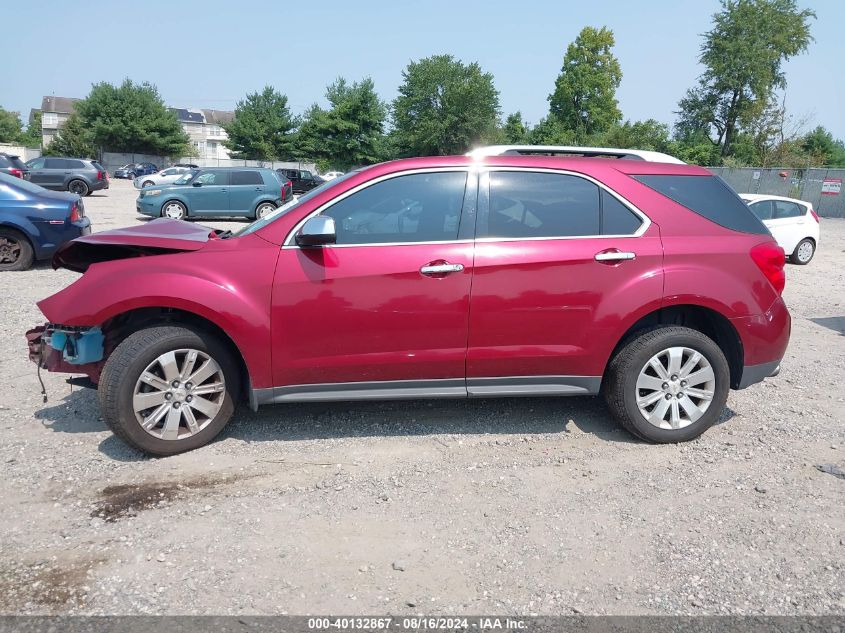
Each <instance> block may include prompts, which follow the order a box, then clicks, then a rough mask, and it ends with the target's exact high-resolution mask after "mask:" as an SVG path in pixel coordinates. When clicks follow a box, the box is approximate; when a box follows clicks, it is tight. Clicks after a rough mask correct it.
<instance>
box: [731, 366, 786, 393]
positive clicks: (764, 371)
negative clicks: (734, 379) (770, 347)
mask: <svg viewBox="0 0 845 633" xmlns="http://www.w3.org/2000/svg"><path fill="white" fill-rule="evenodd" d="M779 373H780V361H779V360H776V361H772V362H771V363H763V364H762V365H746V366H745V367H743V368H742V378H741V379H740V381H739V386H738V387H737V389H745V388H746V387H750V386H751V385H754V384H756V383H758V382H763V380H765V379H766V378H772V377H773V376H777V375H778V374H779Z"/></svg>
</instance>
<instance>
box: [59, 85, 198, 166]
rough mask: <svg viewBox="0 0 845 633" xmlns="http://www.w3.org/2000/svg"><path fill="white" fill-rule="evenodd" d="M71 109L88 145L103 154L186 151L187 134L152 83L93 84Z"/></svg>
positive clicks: (175, 154)
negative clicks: (84, 133)
mask: <svg viewBox="0 0 845 633" xmlns="http://www.w3.org/2000/svg"><path fill="white" fill-rule="evenodd" d="M75 109H76V112H77V113H78V114H79V120H80V123H81V124H82V125H83V126H84V127H85V128H86V129H87V130H88V133H89V134H90V138H91V142H93V143H94V145H95V146H96V147H98V148H100V149H102V150H104V151H112V152H137V153H142V154H158V155H161V156H182V155H184V154H185V153H186V151H187V150H188V147H189V139H188V135H187V134H185V132H184V131H183V130H182V126H181V125H180V124H179V121H178V120H177V119H176V115H175V114H174V113H173V112H172V111H170V110H168V109H167V107H165V105H164V102H163V101H162V99H161V96H160V95H159V93H158V89H157V88H156V87H155V86H153V85H152V84H149V83H146V82H144V83H140V84H135V83H133V82H132V81H131V80H129V79H127V80H125V81H124V82H123V83H122V84H121V85H120V86H114V85H112V84H110V83H107V82H101V83H98V84H94V86H93V87H92V88H91V92H90V93H89V94H88V96H87V97H86V98H85V99H83V100H81V101H78V102H77V103H76V105H75Z"/></svg>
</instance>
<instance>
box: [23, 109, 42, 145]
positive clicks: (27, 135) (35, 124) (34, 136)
mask: <svg viewBox="0 0 845 633" xmlns="http://www.w3.org/2000/svg"><path fill="white" fill-rule="evenodd" d="M19 140H20V144H21V145H23V146H24V147H41V111H40V110H36V111H35V112H33V113H32V120H31V121H30V122H29V125H27V126H26V131H25V132H24V133H22V134H21V136H20V139H19Z"/></svg>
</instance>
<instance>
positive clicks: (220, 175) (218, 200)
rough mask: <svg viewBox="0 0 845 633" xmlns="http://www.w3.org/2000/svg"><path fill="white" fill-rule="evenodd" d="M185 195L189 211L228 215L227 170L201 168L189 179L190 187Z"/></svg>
mask: <svg viewBox="0 0 845 633" xmlns="http://www.w3.org/2000/svg"><path fill="white" fill-rule="evenodd" d="M197 183H199V184H197ZM186 196H187V197H188V200H189V202H190V209H189V211H190V212H191V213H203V214H207V215H228V214H229V172H228V171H226V170H223V169H206V170H203V171H202V173H200V174H199V175H198V176H197V177H196V178H195V179H194V180H192V181H191V188H190V190H189V191H187V193H186Z"/></svg>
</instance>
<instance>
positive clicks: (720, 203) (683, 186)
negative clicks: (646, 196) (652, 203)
mask: <svg viewBox="0 0 845 633" xmlns="http://www.w3.org/2000/svg"><path fill="white" fill-rule="evenodd" d="M631 177H632V178H634V179H635V180H637V181H639V182H641V183H643V184H644V185H646V186H647V187H649V188H651V189H654V190H655V191H657V192H658V193H660V194H663V195H664V196H666V197H667V198H669V199H671V200H674V201H675V202H677V203H678V204H680V205H682V206H684V207H686V208H687V209H689V210H690V211H692V212H694V213H697V214H698V215H700V216H702V217H705V218H707V219H708V220H710V221H711V222H715V223H716V224H718V225H719V226H723V227H725V228H726V229H730V230H732V231H739V232H741V233H753V234H758V235H770V233H769V230H768V229H767V228H766V226H765V225H764V224H763V223H762V222H761V221H760V219H759V218H758V217H757V216H756V215H754V213H753V212H752V211H751V209H749V208H748V206H747V205H746V204H745V203H744V202H743V201H742V199H741V198H740V197H739V196H738V195H736V193H735V192H734V190H733V189H731V188H730V187H729V186H728V185H726V184H725V183H724V181H722V179H721V178H717V177H716V176H682V175H681V176H668V175H632V176H631Z"/></svg>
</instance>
